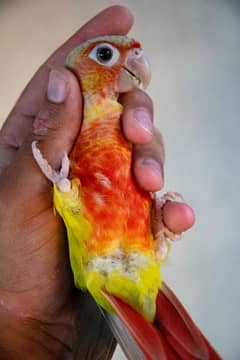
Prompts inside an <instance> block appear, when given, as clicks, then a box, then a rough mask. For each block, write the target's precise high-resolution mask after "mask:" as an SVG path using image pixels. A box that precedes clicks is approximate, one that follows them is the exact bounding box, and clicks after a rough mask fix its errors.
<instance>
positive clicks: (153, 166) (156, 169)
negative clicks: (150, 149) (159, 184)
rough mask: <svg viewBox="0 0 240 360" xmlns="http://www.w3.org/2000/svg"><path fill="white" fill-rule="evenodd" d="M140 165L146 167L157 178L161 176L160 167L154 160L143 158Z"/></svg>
mask: <svg viewBox="0 0 240 360" xmlns="http://www.w3.org/2000/svg"><path fill="white" fill-rule="evenodd" d="M141 165H144V166H148V167H149V168H151V169H152V170H153V171H154V172H155V173H156V175H157V176H162V171H161V166H160V165H159V163H158V162H157V161H156V160H154V159H150V158H144V159H142V160H141Z"/></svg>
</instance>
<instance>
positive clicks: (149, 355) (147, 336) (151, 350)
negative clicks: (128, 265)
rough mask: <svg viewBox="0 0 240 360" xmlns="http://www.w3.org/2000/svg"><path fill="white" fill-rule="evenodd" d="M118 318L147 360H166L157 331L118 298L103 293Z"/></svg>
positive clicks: (160, 337)
mask: <svg viewBox="0 0 240 360" xmlns="http://www.w3.org/2000/svg"><path fill="white" fill-rule="evenodd" d="M103 294H104V297H105V298H106V299H107V300H108V302H109V303H110V305H111V306H112V308H113V309H114V311H115V312H116V313H117V315H118V317H119V318H120V319H121V321H122V322H123V323H124V325H125V326H126V327H127V329H128V331H129V332H130V333H131V335H132V336H133V338H134V339H135V341H136V342H137V344H138V345H139V347H140V349H141V350H142V352H143V353H144V355H145V357H146V359H147V360H159V359H161V360H167V359H168V358H167V357H166V352H165V348H164V345H163V341H162V336H159V332H158V331H157V329H156V328H155V327H154V326H153V325H152V324H151V323H150V322H148V321H147V320H145V319H144V318H143V317H142V316H141V315H140V314H139V313H137V312H136V311H135V310H133V309H132V308H131V307H130V306H129V305H128V304H126V303H124V302H123V301H122V300H120V299H119V298H117V297H115V296H113V295H110V294H107V293H105V292H104V293H103Z"/></svg>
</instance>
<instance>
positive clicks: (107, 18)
mask: <svg viewBox="0 0 240 360" xmlns="http://www.w3.org/2000/svg"><path fill="white" fill-rule="evenodd" d="M132 24H133V16H132V14H131V12H130V11H129V10H128V9H127V8H126V7H123V6H112V7H109V8H107V9H105V10H103V11H102V12H100V13H99V14H97V15H96V16H95V17H94V18H93V19H91V20H90V21H89V22H88V23H87V24H86V25H84V26H83V27H82V28H81V29H80V30H79V31H77V32H76V33H75V34H74V35H73V36H72V37H71V38H70V39H69V40H68V41H66V42H65V43H64V44H63V45H62V46H61V47H59V49H58V50H56V51H55V52H54V54H53V55H52V56H51V57H50V58H49V59H48V60H47V62H46V63H45V64H44V65H43V66H42V67H41V68H40V69H39V71H38V72H37V73H36V74H35V76H34V77H33V79H32V80H31V81H30V82H29V84H28V85H27V87H26V88H25V90H24V91H23V93H22V95H21V97H20V98H19V100H18V102H17V103H16V105H15V107H14V109H13V111H12V112H11V113H10V115H9V117H8V119H7V120H6V122H5V123H4V125H3V127H2V130H1V134H0V167H1V166H3V165H6V163H7V164H8V163H9V162H10V161H11V160H12V159H13V157H14V156H15V152H16V149H18V148H19V147H20V146H21V145H22V143H23V141H24V140H25V138H26V137H27V136H28V135H29V133H30V131H31V127H32V121H33V118H34V117H35V116H36V115H37V113H38V112H39V110H40V108H41V105H42V102H43V99H44V95H45V93H46V84H47V79H48V76H49V72H50V70H51V69H52V68H54V67H56V66H58V65H64V63H65V59H66V56H67V54H68V53H69V52H70V51H71V50H72V49H73V48H74V47H75V46H77V45H79V44H80V43H81V42H83V41H85V40H86V39H89V38H91V37H96V36H101V35H106V34H108V35H113V34H114V35H115V34H116V35H117V34H120V35H124V34H126V33H127V32H128V31H129V30H130V28H131V26H132ZM1 150H3V151H2V154H1ZM6 159H8V161H6Z"/></svg>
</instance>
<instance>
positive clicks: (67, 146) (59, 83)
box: [31, 68, 82, 167]
mask: <svg viewBox="0 0 240 360" xmlns="http://www.w3.org/2000/svg"><path fill="white" fill-rule="evenodd" d="M81 117H82V98H81V94H80V88H79V84H78V81H77V79H76V78H75V76H74V75H73V74H72V73H71V72H70V71H69V70H67V69H65V68H58V69H54V70H52V71H51V72H50V75H49V81H48V88H47V96H46V100H45V102H44V104H43V106H42V109H41V111H40V112H39V113H38V115H37V117H36V119H35V120H34V122H33V137H34V138H33V139H31V140H37V141H38V147H39V148H40V150H41V152H42V154H43V155H44V157H46V158H47V160H48V161H49V163H50V164H51V166H53V167H58V166H59V165H60V162H61V160H62V157H63V153H64V152H66V153H69V151H70V150H71V148H72V146H73V143H74V141H75V139H76V136H77V134H78V132H79V130H80V125H81Z"/></svg>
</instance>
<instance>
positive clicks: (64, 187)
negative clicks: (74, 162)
mask: <svg viewBox="0 0 240 360" xmlns="http://www.w3.org/2000/svg"><path fill="white" fill-rule="evenodd" d="M32 153H33V157H34V159H35V161H36V163H37V164H38V166H39V167H40V169H41V170H42V172H43V174H44V175H45V176H46V178H47V179H48V180H50V181H51V182H52V183H53V184H55V185H57V187H58V188H59V190H60V191H62V192H68V191H70V190H71V182H70V180H68V178H67V177H68V174H69V169H70V161H69V158H68V156H67V154H66V153H64V156H63V158H62V164H61V169H60V171H59V172H58V171H55V170H54V169H53V168H52V167H51V165H50V164H49V163H48V161H47V160H46V159H44V157H43V155H42V153H41V151H40V150H39V149H38V147H37V141H33V142H32Z"/></svg>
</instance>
